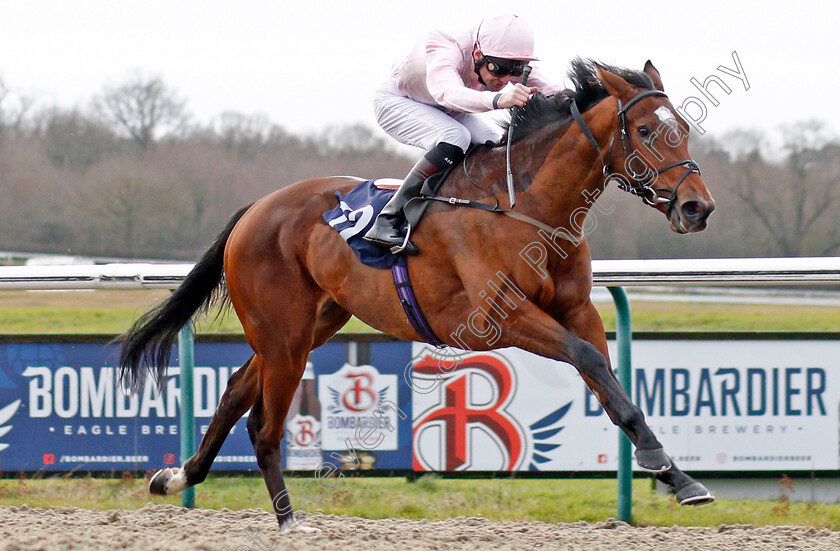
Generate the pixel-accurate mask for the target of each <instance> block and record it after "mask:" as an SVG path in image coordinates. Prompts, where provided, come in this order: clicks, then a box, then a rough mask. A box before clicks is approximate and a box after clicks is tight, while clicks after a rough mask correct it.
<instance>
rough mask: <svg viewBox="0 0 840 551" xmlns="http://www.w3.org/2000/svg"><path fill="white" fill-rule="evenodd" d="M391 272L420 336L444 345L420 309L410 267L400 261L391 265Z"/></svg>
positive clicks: (409, 317) (411, 320)
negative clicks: (409, 270)
mask: <svg viewBox="0 0 840 551" xmlns="http://www.w3.org/2000/svg"><path fill="white" fill-rule="evenodd" d="M391 273H392V274H393V275H394V285H395V286H396V287H397V294H398V295H399V297H400V303H401V304H402V306H403V310H405V315H406V316H407V317H408V321H409V322H411V326H412V327H414V329H415V331H417V332H418V333H419V334H420V337H422V338H423V340H424V341H425V342H427V343H429V344H432V345H434V346H443V342H442V341H441V340H440V339H438V338H437V335H435V332H434V331H432V328H431V327H429V322H427V321H426V316H424V315H423V311H422V310H420V305H419V304H418V303H417V296H415V294H414V288H413V287H412V286H411V279H409V277H408V267H406V266H402V265H401V264H400V263H397V264H394V265H393V266H391Z"/></svg>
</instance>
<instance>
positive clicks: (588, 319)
mask: <svg viewBox="0 0 840 551" xmlns="http://www.w3.org/2000/svg"><path fill="white" fill-rule="evenodd" d="M564 323H565V325H566V327H567V328H568V330H569V331H570V333H571V334H572V335H573V336H575V337H577V338H579V339H582V340H583V341H585V342H586V343H587V344H589V345H591V346H592V347H594V348H595V350H596V351H597V354H598V355H599V356H600V357H601V358H603V359H601V358H593V359H589V357H590V356H592V355H593V353H592V351H591V350H587V347H586V346H581V345H579V344H577V345H576V346H575V348H578V349H580V350H582V351H584V352H582V353H579V356H581V358H586V359H584V361H582V362H579V363H575V364H573V365H574V366H575V367H576V368H577V369H578V371H579V372H580V374H581V376H582V377H583V379H584V381H586V384H587V386H589V388H590V389H591V390H592V391H593V392H594V393H595V395H596V396H597V397H598V400H599V401H600V402H601V404H602V405H603V406H604V409H605V410H606V412H607V415H609V417H610V419H611V420H612V421H613V423H615V424H616V425H618V426H619V427H621V428H622V430H624V432H625V434H627V436H628V438H630V441H631V442H633V444H635V446H636V460H637V462H638V463H639V466H640V467H641V468H642V469H644V470H646V471H649V472H653V473H655V476H656V478H657V479H659V480H660V481H662V482H664V483H665V484H668V485H669V486H671V487H672V488H673V489H674V491H675V492H676V498H677V501H678V502H679V503H680V505H703V504H705V503H711V502H712V501H714V497H713V496H712V494H711V493H710V492H709V490H707V489H706V488H705V487H704V486H703V485H702V484H700V483H699V482H697V481H696V480H694V479H693V478H691V477H690V476H688V475H687V474H685V473H683V472H682V471H680V470H679V469H678V468H677V466H676V465H675V464H674V463H673V462H672V461H671V460H670V458H669V457H668V456H667V455H666V454H665V451H664V450H663V448H662V445H661V444H660V443H659V441H658V440H657V439H656V437H655V436H654V435H653V432H652V431H651V430H650V428H649V427H648V425H647V423H646V422H645V418H644V414H643V413H642V411H641V410H640V409H639V408H638V407H637V406H636V405H635V404H634V403H633V402H632V400H631V399H630V397H629V396H628V394H627V392H625V391H624V390H623V389H622V387H621V385H620V384H619V382H618V379H617V377H616V376H615V373H614V372H613V370H612V369H611V368H610V364H609V351H608V348H607V336H606V333H605V332H604V326H603V323H602V322H601V316H600V315H599V314H598V311H597V310H596V309H595V306H594V305H593V304H592V303H591V302H587V303H586V305H585V306H583V307H582V308H581V309H579V310H578V311H576V312H575V313H574V315H572V316H570V317H568V319H566V320H564ZM634 437H635V438H634Z"/></svg>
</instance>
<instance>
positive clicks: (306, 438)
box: [295, 419, 315, 446]
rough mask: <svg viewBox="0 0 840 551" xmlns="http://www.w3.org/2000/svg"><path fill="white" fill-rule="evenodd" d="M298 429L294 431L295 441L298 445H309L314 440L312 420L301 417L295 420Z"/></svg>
mask: <svg viewBox="0 0 840 551" xmlns="http://www.w3.org/2000/svg"><path fill="white" fill-rule="evenodd" d="M297 424H298V427H299V428H298V431H297V433H295V443H296V444H297V445H298V446H309V445H310V444H312V442H314V441H315V433H314V432H312V421H310V420H308V419H302V420H299V421H298V422H297Z"/></svg>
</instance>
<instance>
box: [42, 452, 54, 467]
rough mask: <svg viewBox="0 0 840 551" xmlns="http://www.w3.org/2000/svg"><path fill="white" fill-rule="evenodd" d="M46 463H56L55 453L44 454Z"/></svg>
mask: <svg viewBox="0 0 840 551" xmlns="http://www.w3.org/2000/svg"><path fill="white" fill-rule="evenodd" d="M44 465H55V455H53V454H51V453H45V454H44Z"/></svg>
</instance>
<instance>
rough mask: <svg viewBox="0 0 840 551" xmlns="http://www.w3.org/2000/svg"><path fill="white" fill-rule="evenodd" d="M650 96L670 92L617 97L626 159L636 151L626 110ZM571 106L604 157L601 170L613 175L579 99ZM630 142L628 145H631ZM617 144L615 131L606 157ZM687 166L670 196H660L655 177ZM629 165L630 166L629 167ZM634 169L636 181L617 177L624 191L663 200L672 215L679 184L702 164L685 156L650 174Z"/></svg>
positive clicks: (656, 201)
mask: <svg viewBox="0 0 840 551" xmlns="http://www.w3.org/2000/svg"><path fill="white" fill-rule="evenodd" d="M650 96H662V97H665V98H667V97H668V96H667V95H666V94H665V92H662V91H661V90H647V91H645V92H641V93H639V94H637V95H635V96H634V97H633V98H631V99H630V101H628V102H627V103H626V104H624V105H622V104H621V100H618V126H617V128H616V132H617V133H618V132H620V133H621V147H622V149H623V150H624V158H625V159H627V158H629V157H630V155H631V154H632V153H634V152H635V151H636V147H635V146H634V145H633V138H632V137H631V135H630V131H629V128H628V126H627V111H628V110H629V109H630V107H632V106H633V105H635V104H636V103H638V102H639V101H640V100H642V99H644V98H646V97H650ZM570 110H571V113H572V116H573V117H574V119H575V122H577V124H578V126H579V127H580V129H581V130H582V131H583V134H584V136H586V139H587V140H589V143H590V144H592V147H594V148H595V151H597V152H598V157H599V158H600V160H601V166H602V172H603V174H604V176H606V177H608V178H609V177H611V176H612V175H613V174H615V172H614V171H613V170H612V167H611V166H610V165H609V164H608V163H607V161H606V160H605V159H604V154H603V152H602V151H601V147H600V146H599V145H598V141H597V140H596V139H595V136H593V135H592V131H591V130H590V129H589V126H587V124H586V121H584V120H583V117H582V116H581V114H580V109H578V106H577V103H575V102H574V100H573V101H572V103H571V106H570ZM628 144H629V147H628ZM614 145H615V134H613V136H612V138H611V139H610V146H609V152H608V156H607V159H610V158H612V152H613V146H614ZM678 166H684V167H685V168H686V170H685V172H684V173H683V175H682V176H681V177H680V179H679V180H678V181H677V185H675V186H674V189H672V190H670V192H671V197H670V198H668V197H660V196H659V194H658V193H657V192H656V190H655V189H654V188H653V182H655V181H656V177H657V176H659V175H660V174H662V173H663V172H666V171H668V170H670V169H672V168H675V167H678ZM628 168H629V167H628ZM629 170H630V171H631V173H632V177H633V181H632V182H630V183H626V182H625V180H624V179H623V178H622V179H620V180H618V187H619V189H621V190H622V191H626V192H628V193H631V194H632V195H636V196H638V197H641V198H642V201H644V203H645V204H646V205H650V206H654V205H657V204H661V203H668V208H667V209H666V211H665V214H666V216H668V217H669V218H670V216H671V211H672V210H673V208H674V205H675V204H676V201H677V190H678V189H679V187H680V185H681V184H682V183H683V181H684V180H685V179H686V178H688V175H689V174H691V173H692V172H696V173H697V174H700V167H699V166H697V163H696V162H695V161H694V159H684V160H682V161H676V162H673V163H670V164H668V165H665V166H663V167H661V168H659V169H658V170H657V171H656V173H655V174H653V175H651V176H648V177H647V178H640V176H641V175H640V174H638V173H637V172H635V171H634V170H633V169H632V168H629Z"/></svg>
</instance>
